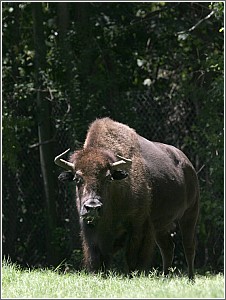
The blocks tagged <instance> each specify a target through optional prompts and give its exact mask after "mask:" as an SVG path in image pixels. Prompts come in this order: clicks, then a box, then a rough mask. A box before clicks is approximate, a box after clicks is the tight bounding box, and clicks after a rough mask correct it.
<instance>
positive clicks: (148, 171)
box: [55, 118, 199, 279]
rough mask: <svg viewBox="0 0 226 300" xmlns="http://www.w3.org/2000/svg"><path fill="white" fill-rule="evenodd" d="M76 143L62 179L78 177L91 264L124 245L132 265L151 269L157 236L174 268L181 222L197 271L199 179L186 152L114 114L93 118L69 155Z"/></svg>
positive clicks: (104, 261) (93, 267)
mask: <svg viewBox="0 0 226 300" xmlns="http://www.w3.org/2000/svg"><path fill="white" fill-rule="evenodd" d="M68 151H69V150H66V151H65V152H63V153H62V154H60V155H58V156H57V157H56V158H55V163H56V164H57V165H58V166H60V167H62V168H64V169H65V170H66V171H65V172H63V173H62V174H61V175H60V176H59V180H61V181H63V182H66V181H71V182H74V184H75V185H76V206H77V210H78V213H79V216H80V226H81V237H82V242H83V253H84V263H85V266H86V267H87V268H88V269H89V270H90V271H98V270H100V269H102V270H106V269H107V268H108V266H109V264H110V260H111V258H112V256H113V254H114V253H115V252H116V251H117V250H119V249H121V248H124V249H125V257H126V262H127V265H128V271H129V272H132V271H135V270H141V271H143V270H145V271H146V270H149V268H150V266H151V257H152V252H153V247H154V245H155V244H157V245H158V247H159V249H160V252H161V255H162V260H163V271H164V274H167V273H168V272H169V268H170V267H171V265H172V261H173V256H174V243H173V240H172V236H171V234H170V233H171V232H170V230H171V229H172V228H173V226H174V224H175V223H177V224H179V227H180V231H181V234H182V242H183V247H184V252H185V257H186V261H187V265H188V276H189V278H190V279H192V278H193V277H194V259H195V232H196V223H197V219H198V213H199V185H198V179H197V175H196V172H195V169H194V167H193V166H192V164H191V162H190V161H189V159H188V158H187V157H186V156H185V154H184V153H183V152H181V151H180V150H179V149H177V148H175V147H173V146H170V145H166V144H162V143H157V142H151V141H148V140H147V139H145V138H143V137H141V136H140V135H138V134H137V133H136V132H135V130H133V129H131V128H130V127H128V126H126V125H124V124H121V123H118V122H115V121H113V120H111V119H110V118H103V119H97V120H96V121H94V122H93V123H92V124H91V126H90V128H89V130H88V132H87V136H86V140H85V143H84V146H83V148H82V149H81V150H77V151H75V152H74V153H73V154H72V155H71V157H70V159H69V161H67V160H64V159H63V156H64V155H65V154H66V153H67V152H68Z"/></svg>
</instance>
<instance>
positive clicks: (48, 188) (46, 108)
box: [32, 2, 58, 265]
mask: <svg viewBox="0 0 226 300" xmlns="http://www.w3.org/2000/svg"><path fill="white" fill-rule="evenodd" d="M32 14H33V31H34V48H35V78H36V89H37V98H36V101H37V109H38V137H39V152H40V163H41V172H42V177H43V183H44V192H45V212H46V246H47V260H48V263H49V264H51V265H55V264H57V263H58V253H57V249H56V244H55V243H54V233H55V229H56V205H55V189H54V175H53V170H54V163H53V160H54V155H53V149H52V143H51V137H52V135H51V121H50V104H51V102H50V101H49V100H48V99H47V87H46V86H45V83H44V79H43V77H44V74H45V69H46V47H45V38H44V30H43V12H42V3H40V2H37V3H32Z"/></svg>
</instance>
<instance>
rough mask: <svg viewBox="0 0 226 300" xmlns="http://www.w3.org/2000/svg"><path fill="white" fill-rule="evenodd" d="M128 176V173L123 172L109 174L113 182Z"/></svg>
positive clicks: (116, 171)
mask: <svg viewBox="0 0 226 300" xmlns="http://www.w3.org/2000/svg"><path fill="white" fill-rule="evenodd" d="M127 176H128V173H127V172H125V171H123V170H114V171H113V172H112V174H111V177H112V179H113V180H122V179H124V178H126V177H127Z"/></svg>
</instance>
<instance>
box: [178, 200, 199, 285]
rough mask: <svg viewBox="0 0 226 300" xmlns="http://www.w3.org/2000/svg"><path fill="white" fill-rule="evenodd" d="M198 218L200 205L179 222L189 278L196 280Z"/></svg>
mask: <svg viewBox="0 0 226 300" xmlns="http://www.w3.org/2000/svg"><path fill="white" fill-rule="evenodd" d="M197 218H198V203H196V204H195V205H194V206H193V207H192V208H191V209H189V210H188V211H186V212H185V214H184V215H183V217H182V218H181V219H180V221H179V225H180V231H181V235H182V242H183V247H184V253H185V258H186V261H187V265H188V277H189V279H190V280H193V279H194V260H195V244H196V243H195V234H196V223H197Z"/></svg>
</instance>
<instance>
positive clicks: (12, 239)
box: [2, 2, 224, 271]
mask: <svg viewBox="0 0 226 300" xmlns="http://www.w3.org/2000/svg"><path fill="white" fill-rule="evenodd" d="M223 10H224V7H223V3H222V2H215V3H213V4H211V3H210V2H209V3H208V2H190V3H189V2H174V3H170V2H168V3H165V2H149V3H148V2H146V3H142V2H131V3H120V2H115V3H110V2H105V3H101V2H95V3H92V2H90V3H85V2H83V3H79V2H71V3H67V2H62V3H60V2H59V3H56V2H55V3H54V2H43V3H40V2H39V3H34V2H30V3H29V2H23V3H22V2H21V3H19V2H4V3H2V33H3V42H2V47H3V49H2V80H3V93H2V95H3V102H2V109H3V113H2V127H3V152H2V164H3V167H2V175H3V176H2V177H3V181H2V196H3V202H2V209H3V216H2V225H3V227H2V251H3V255H4V256H5V257H10V258H11V260H12V261H15V262H17V263H20V264H21V265H24V266H26V265H30V266H40V265H41V266H44V265H55V266H56V265H58V264H59V263H60V262H62V265H64V266H65V265H68V266H69V267H71V266H73V267H74V268H79V267H80V260H81V253H80V250H81V242H80V238H79V226H78V219H77V213H76V209H75V201H74V196H73V187H72V186H64V185H62V184H60V183H59V182H58V181H57V176H58V175H59V173H60V172H61V170H60V169H59V168H58V167H57V166H55V165H54V163H53V159H54V157H55V156H56V155H57V154H59V153H60V152H63V151H64V150H65V149H67V148H69V147H70V148H71V149H72V150H74V149H77V148H79V147H81V146H82V143H83V141H84V139H85V135H86V131H87V127H88V124H89V123H90V122H92V121H93V120H94V119H96V118H97V117H103V116H110V117H111V118H113V119H115V120H117V121H120V122H123V123H126V124H128V125H129V126H131V127H133V128H135V129H136V131H137V132H138V133H139V134H141V135H143V136H144V137H146V138H147V139H151V140H155V141H160V142H165V143H169V144H172V145H175V146H176V147H179V148H180V149H182V150H183V151H184V152H185V153H186V154H187V155H188V156H189V158H190V160H191V161H192V163H193V164H194V166H195V168H196V170H197V171H199V181H200V187H201V213H200V218H199V225H198V237H197V256H196V266H197V267H198V268H202V269H204V270H213V271H222V270H223V263H224V257H223V250H224V246H223V245H224V240H223V239H224V229H223V228H224V227H223V224H224V215H223V208H224V204H223V203H224V202H223V199H224V195H223V152H224V151H223V112H224V111H223V107H224V105H223V101H224V98H223V89H224V88H223V86H224V85H223V57H224V55H223V53H224V51H223V42H224V32H223V28H222V27H223ZM174 238H175V243H176V244H177V247H176V253H175V254H176V257H175V262H174V263H175V264H176V266H177V267H179V268H183V267H184V266H185V259H184V256H183V251H182V246H181V242H180V234H179V233H177V234H176V235H175V236H174ZM160 265H161V260H160V255H159V253H158V252H156V254H155V259H154V266H155V267H159V266H160ZM116 266H117V261H116Z"/></svg>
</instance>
